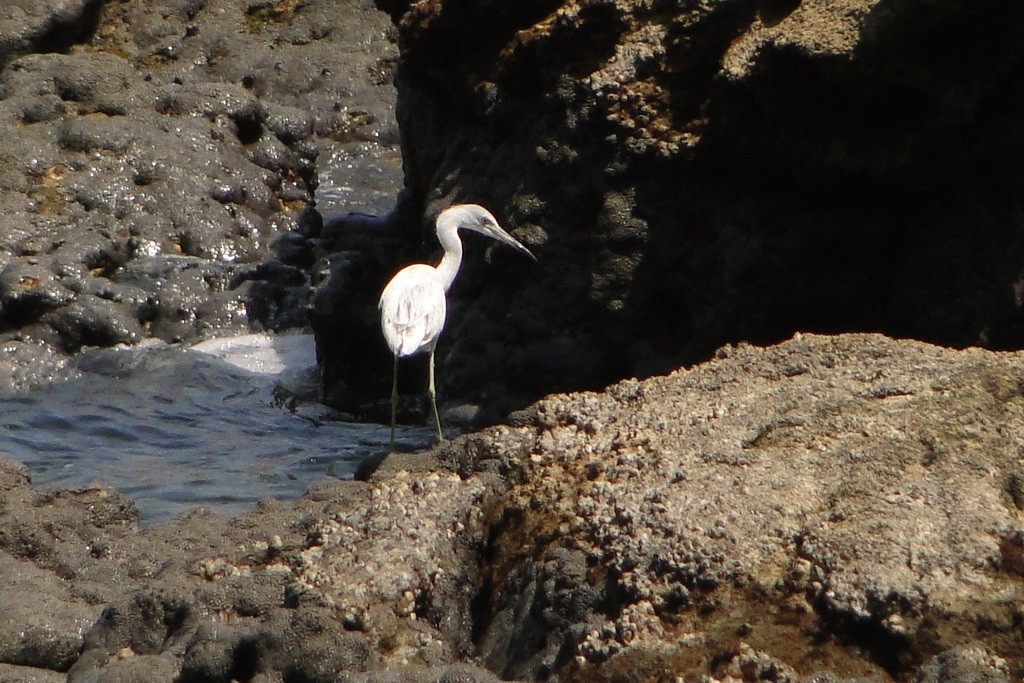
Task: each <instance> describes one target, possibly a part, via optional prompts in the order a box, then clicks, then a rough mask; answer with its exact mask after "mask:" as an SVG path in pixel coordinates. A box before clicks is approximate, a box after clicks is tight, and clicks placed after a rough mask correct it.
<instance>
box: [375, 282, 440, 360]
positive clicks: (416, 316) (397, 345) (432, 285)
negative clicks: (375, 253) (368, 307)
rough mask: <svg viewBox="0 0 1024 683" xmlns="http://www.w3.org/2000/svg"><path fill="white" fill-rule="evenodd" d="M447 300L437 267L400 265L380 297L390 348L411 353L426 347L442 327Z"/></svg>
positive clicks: (386, 337) (394, 350)
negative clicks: (400, 269) (396, 273)
mask: <svg viewBox="0 0 1024 683" xmlns="http://www.w3.org/2000/svg"><path fill="white" fill-rule="evenodd" d="M446 313H447V302H446V301H445V292H444V287H443V286H442V285H441V282H440V281H439V280H438V278H437V274H436V271H435V270H434V269H433V268H432V267H431V266H427V265H424V264H417V265H414V266H409V267H408V268H405V269H403V270H402V271H401V272H399V273H398V275H396V276H395V277H394V278H393V279H392V280H391V282H389V283H388V286H387V287H385V288H384V293H383V294H382V295H381V298H380V324H381V329H382V330H383V332H384V338H385V339H386V340H387V343H388V346H389V347H390V348H391V351H392V352H393V353H395V354H397V355H399V356H411V355H413V354H416V353H419V352H420V351H424V350H426V349H429V348H430V347H431V346H432V345H433V344H434V343H435V342H436V341H437V337H438V335H440V334H441V329H442V328H443V327H444V321H445V315H446Z"/></svg>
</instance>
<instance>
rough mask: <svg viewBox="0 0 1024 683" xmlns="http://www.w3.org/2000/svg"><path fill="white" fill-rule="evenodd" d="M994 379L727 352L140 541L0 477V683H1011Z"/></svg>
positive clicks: (980, 363) (1008, 415)
mask: <svg viewBox="0 0 1024 683" xmlns="http://www.w3.org/2000/svg"><path fill="white" fill-rule="evenodd" d="M1021 376H1024V355H1022V354H1019V353H994V352H989V351H982V350H966V351H953V350H946V349H941V348H939V347H934V346H929V345H926V344H922V343H918V342H909V341H894V340H891V339H887V338H885V337H881V336H873V335H844V336H837V337H817V336H803V337H800V338H796V339H793V340H791V341H788V342H786V343H783V344H781V345H778V346H774V347H767V348H758V347H752V346H740V347H737V348H731V347H727V348H724V349H722V350H720V352H719V353H718V354H717V357H716V358H715V359H714V360H712V361H710V362H708V363H706V364H702V365H700V366H696V367H694V368H692V369H690V370H681V371H677V372H674V373H672V374H670V375H668V376H665V377H658V378H652V379H649V380H644V381H635V380H628V381H625V382H621V383H619V384H616V385H614V386H612V387H610V388H609V389H608V391H607V392H605V393H602V394H596V393H582V394H567V395H556V396H551V397H549V398H546V399H544V400H543V401H541V402H539V403H537V404H536V405H534V406H532V407H531V408H529V409H528V410H526V411H523V412H522V413H520V414H517V415H515V416H514V418H513V420H512V423H511V425H508V426H498V427H493V428H489V429H486V430H483V431H481V432H479V433H475V434H470V435H466V436H463V437H460V438H458V439H456V440H455V441H453V442H450V443H448V444H446V445H444V446H442V447H439V448H437V449H435V450H434V451H432V452H421V453H410V454H395V455H392V456H390V457H389V458H386V459H385V460H384V461H383V463H382V464H381V466H380V467H379V468H378V469H376V471H374V472H372V473H368V474H367V476H366V477H365V480H362V481H351V482H342V481H335V482H330V483H324V484H323V485H322V486H319V487H315V488H314V489H312V490H311V491H310V492H309V493H308V494H307V495H305V496H304V497H303V498H302V499H300V500H297V501H291V502H274V501H267V502H265V503H262V504H260V505H258V506H257V507H256V509H254V510H253V511H252V512H251V513H249V514H246V515H242V516H239V517H237V518H233V519H229V518H225V517H221V516H218V515H215V514H209V513H202V512H197V513H195V514H193V515H190V516H187V517H185V518H183V519H180V520H176V521H175V522H172V523H169V524H166V525H161V526H158V527H154V528H151V529H148V530H145V531H140V530H139V529H138V526H137V518H136V516H135V513H134V510H133V506H132V504H131V502H130V501H129V500H127V499H125V498H124V497H122V496H120V495H119V494H117V493H116V492H114V491H111V490H109V489H106V488H104V487H102V486H96V487H92V488H86V489H81V490H76V491H36V490H33V489H32V488H31V487H30V485H29V481H28V476H27V473H26V472H25V470H24V468H23V467H21V466H19V465H16V464H14V463H11V462H9V461H5V462H4V466H3V473H2V474H3V476H2V486H0V490H2V500H0V511H2V513H0V548H2V551H0V561H2V563H3V566H4V571H3V575H4V577H5V579H6V580H5V581H4V582H3V584H2V586H0V592H2V601H3V604H4V605H5V606H6V607H7V609H6V610H5V617H4V620H3V622H2V625H0V662H3V664H2V665H0V678H2V679H3V680H11V681H21V680H24V681H30V680H31V681H51V680H62V676H63V673H60V672H65V671H67V672H68V674H67V679H68V680H69V681H78V682H81V681H113V682H117V681H141V680H147V681H163V680H166V681H173V680H179V681H185V680H188V681H231V680H240V681H292V680H305V681H442V680H445V681H448V680H462V681H490V680H496V677H500V678H501V679H505V680H510V679H513V680H542V679H554V678H557V679H558V680H588V681H590V680H607V681H648V680H676V679H677V678H676V677H681V679H682V680H687V681H756V680H774V681H811V680H813V681H819V682H825V681H910V680H913V681H919V682H921V683H925V682H929V683H931V682H933V681H934V682H939V681H946V682H948V681H1010V680H1019V678H1020V676H1021V675H1024V659H1022V658H1021V655H1020V653H1021V652H1024V648H1022V647H1021V639H1022V634H1021V631H1020V619H1021V612H1020V610H1021V605H1022V604H1024V595H1022V592H1024V543H1022V538H1024V523H1022V521H1024V495H1022V489H1021V482H1022V481H1024V470H1022V469H1021V467H1022V465H1021V462H1020V458H1019V454H1018V450H1019V449H1018V447H1017V444H1019V443H1021V441H1022V440H1024V398H1022V393H1021V388H1020V381H1019V377H1021ZM27 667H34V668H27Z"/></svg>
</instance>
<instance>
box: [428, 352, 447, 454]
mask: <svg viewBox="0 0 1024 683" xmlns="http://www.w3.org/2000/svg"><path fill="white" fill-rule="evenodd" d="M427 393H428V394H430V407H431V408H433V409H434V426H435V427H437V440H438V441H444V432H443V431H441V416H440V415H438V414H437V392H436V391H435V390H434V349H430V383H429V384H428V385H427Z"/></svg>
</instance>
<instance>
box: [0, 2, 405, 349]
mask: <svg viewBox="0 0 1024 683" xmlns="http://www.w3.org/2000/svg"><path fill="white" fill-rule="evenodd" d="M11 11H12V12H13V13H14V14H13V15H12V16H11V17H9V19H10V21H7V22H5V26H4V28H3V29H0V118H2V119H3V120H4V121H5V128H4V130H5V131H7V133H8V134H7V135H3V136H0V156H2V157H3V158H4V159H5V160H6V161H7V163H5V164H3V168H2V169H0V205H2V209H3V213H4V217H5V229H4V234H3V235H2V236H0V264H2V267H3V269H4V272H5V274H4V275H2V276H0V333H6V334H7V335H8V336H9V337H11V338H13V336H17V337H19V338H20V339H22V340H30V341H36V342H42V343H44V344H45V345H46V346H47V347H48V348H50V349H53V350H54V351H57V350H60V351H64V352H74V351H75V350H77V349H78V348H80V347H81V346H82V345H93V344H99V345H110V344H118V343H136V342H138V341H139V340H141V339H144V338H146V337H147V336H157V337H160V338H163V339H166V340H180V341H191V340H197V339H201V338H204V337H207V336H210V335H213V334H218V333H219V334H223V333H227V332H237V331H248V330H249V329H250V318H249V317H248V312H247V310H246V309H247V306H248V305H249V304H250V303H252V305H253V306H254V309H259V310H257V314H258V315H257V316H256V319H255V320H253V326H255V327H263V328H267V327H272V328H273V329H279V328H281V327H282V326H296V325H304V324H305V322H306V318H305V313H304V309H305V305H306V302H305V299H304V298H303V292H302V291H294V292H292V291H288V292H282V291H278V290H276V289H275V287H279V286H280V284H279V283H277V284H274V286H270V287H257V288H256V291H255V292H253V291H251V290H252V287H251V285H250V284H249V283H250V282H251V281H253V280H254V279H255V280H256V281H259V277H260V276H261V275H262V272H261V273H260V274H259V275H256V276H255V278H254V277H248V278H245V277H240V271H245V270H251V269H252V268H253V267H254V266H255V264H258V263H259V262H261V261H263V260H265V259H268V258H272V257H279V258H281V259H283V260H284V261H286V262H288V263H290V264H295V265H298V266H300V267H302V268H309V267H310V266H311V265H312V258H313V257H312V251H313V247H312V245H311V244H309V243H308V241H304V240H305V237H307V236H308V235H300V237H298V238H295V239H293V238H291V237H289V236H288V235H289V233H291V232H293V231H295V232H297V233H298V232H300V231H301V230H302V229H303V226H302V225H301V221H303V220H304V219H303V218H302V216H304V215H305V214H307V213H309V212H310V211H311V207H312V205H313V202H314V192H315V190H316V187H317V182H318V181H317V178H316V163H317V161H316V160H317V157H318V156H319V155H320V153H321V150H324V151H325V152H326V153H329V152H330V150H333V149H334V147H335V146H336V145H338V144H349V143H351V142H352V141H353V140H357V139H359V140H364V141H367V142H368V143H370V142H372V143H373V144H378V145H390V146H392V147H393V146H394V145H395V144H396V142H397V134H396V132H395V121H394V114H393V89H392V87H391V84H390V73H391V65H392V64H393V61H394V59H393V56H392V55H393V52H394V48H393V46H392V44H391V39H390V29H389V27H388V22H387V18H386V17H385V16H383V15H382V14H381V13H379V12H377V11H376V10H375V9H374V8H373V6H372V4H371V3H369V2H359V3H346V4H344V5H343V6H341V5H336V4H335V3H331V2H319V1H318V2H313V3H303V4H302V5H301V6H296V7H292V6H290V5H289V6H288V7H282V8H268V7H263V6H256V5H251V3H245V2H235V1H233V0H232V1H230V2H226V3H217V4H216V6H213V5H209V4H204V3H194V2H182V3H171V4H169V5H168V4H167V3H164V2H157V1H150V0H145V1H143V2H137V3H100V2H91V1H90V2H74V1H64V2H44V3H24V2H16V3H15V4H14V5H12V7H11ZM182 257H184V258H186V259H194V261H191V262H189V263H190V266H191V267H190V268H184V267H182V268H164V266H165V265H166V263H165V260H168V259H174V258H182ZM152 261H156V263H151V262H152ZM199 262H201V264H200V263H199ZM192 268H194V270H193V269H192ZM161 270H162V271H163V272H159V271H161ZM215 271H219V272H215ZM233 281H234V282H235V283H236V286H234V287H232V286H230V283H232V282H233ZM271 284H273V283H271ZM263 294H266V295H267V296H270V297H272V300H271V301H269V302H267V303H265V304H264V302H263V301H262V300H261V299H259V297H260V296H261V295H263ZM92 297H99V298H100V299H102V300H103V301H97V300H96V299H94V298H92ZM261 305H262V308H260V306H261ZM282 307H288V308H289V310H288V311H283V310H281V309H282ZM271 309H273V310H271ZM266 315H270V316H272V317H273V320H272V321H270V320H263V319H261V316H266Z"/></svg>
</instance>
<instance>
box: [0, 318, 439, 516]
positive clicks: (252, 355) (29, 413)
mask: <svg viewBox="0 0 1024 683" xmlns="http://www.w3.org/2000/svg"><path fill="white" fill-rule="evenodd" d="M312 344H313V341H312V338H311V337H309V336H306V335H285V336H282V337H268V336H263V335H251V336H248V337H241V338H236V339H227V340H216V341H214V342H208V343H206V344H203V345H200V346H199V347H196V348H192V349H183V348H179V347H173V346H163V347H158V348H143V349H113V350H105V351H96V352H92V353H91V354H87V355H86V356H84V357H83V358H81V359H80V361H79V363H78V366H79V369H80V370H81V377H80V378H77V379H73V380H70V381H67V382H62V383H57V384H53V385H50V386H48V387H45V388H43V389H41V390H35V391H33V392H30V393H28V394H24V395H17V396H10V397H4V398H0V452H5V453H7V454H8V455H10V456H12V457H14V458H16V459H18V460H21V461H22V462H24V463H26V464H27V465H28V466H29V468H30V470H31V472H32V480H33V483H35V484H37V485H47V484H53V485H59V486H61V487H71V486H76V485H81V484H86V483H89V482H94V481H102V482H104V483H107V484H111V485H113V486H114V487H116V488H117V489H118V490H120V491H122V492H123V493H126V494H127V495H129V496H130V497H131V498H133V499H134V500H135V502H136V504H137V505H138V506H139V511H140V513H141V515H142V518H143V519H144V520H146V521H157V520H162V519H166V518H168V517H170V516H172V515H174V514H177V513H180V512H183V511H185V510H187V509H189V508H192V507H195V506H203V507H207V508H211V509H215V510H218V511H223V512H229V513H234V512H240V511H242V510H245V509H247V508H249V507H251V505H252V504H253V503H254V502H256V501H258V500H260V499H262V498H268V497H273V498H293V497H296V496H298V495H300V494H301V493H302V492H303V491H305V490H306V489H307V488H308V487H309V485H310V484H312V483H313V482H315V481H318V480H320V479H322V478H324V477H345V478H349V477H351V476H352V474H353V473H354V471H355V468H356V467H357V466H358V464H359V463H360V462H361V461H362V460H364V459H365V458H366V457H367V456H369V455H372V454H375V453H379V452H380V451H382V450H384V449H386V447H387V445H388V438H389V433H388V429H387V428H386V427H385V426H381V425H368V424H353V423H347V422H341V421H337V420H334V419H331V418H332V415H331V414H330V412H329V411H328V410H327V409H326V408H324V407H322V406H315V405H314V406H309V405H307V406H303V407H299V408H294V406H293V407H292V408H291V409H290V408H289V406H288V405H287V401H284V402H282V401H280V400H278V398H275V393H276V394H277V395H280V393H281V392H280V391H278V392H275V387H278V388H280V387H281V386H288V385H289V384H301V383H303V382H307V381H310V380H312V379H313V378H312V377H310V376H309V373H312V372H315V367H314V358H313V348H312ZM429 435H430V432H429V430H426V429H409V430H405V431H403V433H402V440H403V445H404V446H406V447H417V446H422V445H425V444H426V443H427V441H428V440H429Z"/></svg>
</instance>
